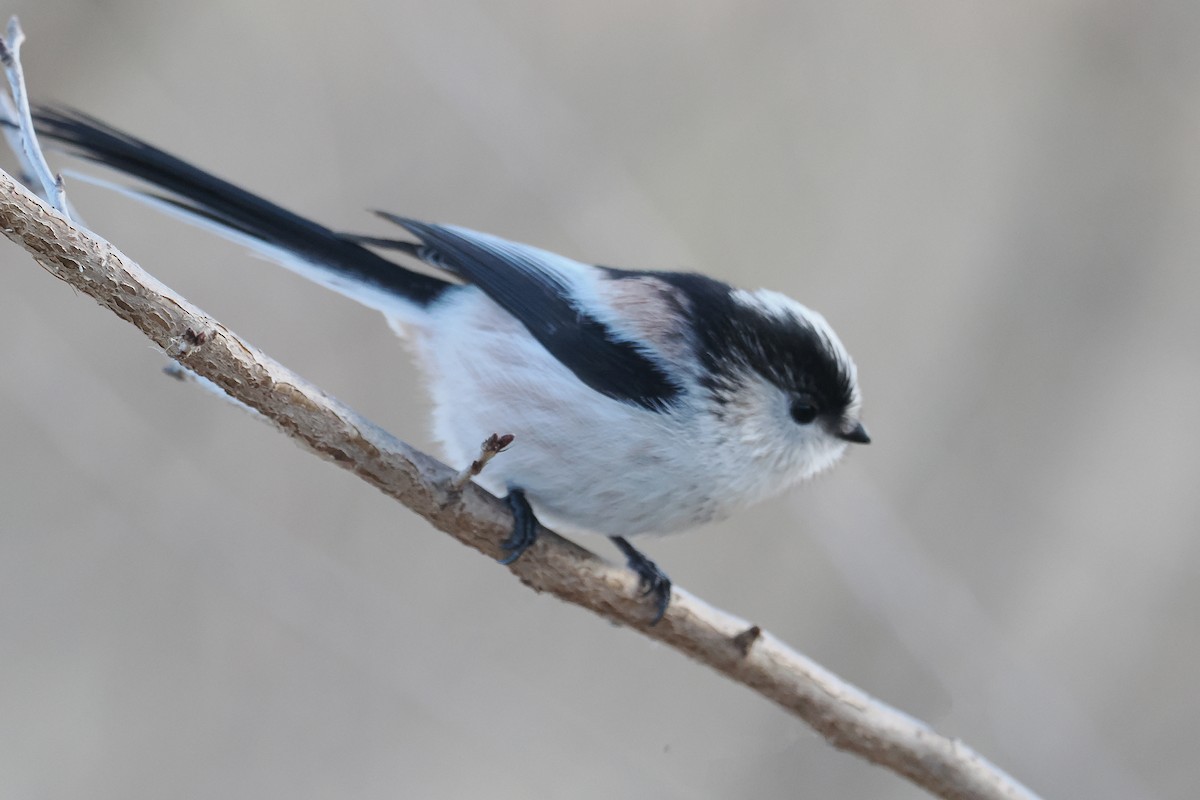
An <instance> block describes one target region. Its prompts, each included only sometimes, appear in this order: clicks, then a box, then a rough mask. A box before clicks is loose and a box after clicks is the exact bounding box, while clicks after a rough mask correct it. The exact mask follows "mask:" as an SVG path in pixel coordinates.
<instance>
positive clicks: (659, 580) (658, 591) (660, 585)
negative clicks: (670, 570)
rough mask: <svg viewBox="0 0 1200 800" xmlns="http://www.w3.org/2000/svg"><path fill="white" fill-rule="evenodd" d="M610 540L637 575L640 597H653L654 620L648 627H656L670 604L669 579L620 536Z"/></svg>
mask: <svg viewBox="0 0 1200 800" xmlns="http://www.w3.org/2000/svg"><path fill="white" fill-rule="evenodd" d="M610 538H611V539H612V540H613V544H615V545H616V546H617V547H619V548H620V549H621V552H622V553H624V554H625V559H626V562H627V563H628V564H629V568H630V569H631V570H633V571H634V572H636V573H637V576H638V586H639V587H640V588H641V590H642V596H643V597H647V596H650V595H653V596H654V599H655V610H656V613H655V615H654V619H652V620H651V621H650V625H651V626H654V625H657V624H658V621H659V620H661V619H662V618H663V615H664V614H666V613H667V606H668V605H670V604H671V579H670V578H668V577H667V573H665V572H663V571H662V570H661V569H659V567H658V565H657V564H655V563H654V562H653V561H651V560H650V559H648V558H646V556H644V555H643V554H642V553H641V552H640V551H639V550H638V549H637V548H636V547H634V546H633V545H631V544H630V543H629V542H627V541H625V539H624V538H622V537H620V536H613V537H610Z"/></svg>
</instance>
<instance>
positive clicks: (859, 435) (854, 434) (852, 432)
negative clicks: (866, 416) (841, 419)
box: [837, 422, 871, 444]
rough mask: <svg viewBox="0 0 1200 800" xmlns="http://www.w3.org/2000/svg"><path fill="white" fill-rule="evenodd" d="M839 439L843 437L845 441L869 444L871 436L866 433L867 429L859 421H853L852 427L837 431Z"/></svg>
mask: <svg viewBox="0 0 1200 800" xmlns="http://www.w3.org/2000/svg"><path fill="white" fill-rule="evenodd" d="M837 437H838V438H839V439H844V440H845V441H847V442H854V443H855V444H870V443H871V437H870V436H868V435H867V429H866V428H864V427H863V424H862V423H861V422H856V423H854V427H852V428H848V429H845V430H840V431H838V432H837Z"/></svg>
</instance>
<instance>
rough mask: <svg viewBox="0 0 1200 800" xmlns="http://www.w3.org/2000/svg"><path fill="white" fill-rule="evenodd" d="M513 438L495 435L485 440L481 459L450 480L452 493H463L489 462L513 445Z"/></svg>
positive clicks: (481, 446)
mask: <svg viewBox="0 0 1200 800" xmlns="http://www.w3.org/2000/svg"><path fill="white" fill-rule="evenodd" d="M513 438H514V437H513V435H512V434H511V433H505V434H499V433H493V434H492V435H491V436H489V437H488V438H487V439H485V440H484V442H483V444H481V445H480V446H479V458H477V459H475V460H474V461H472V462H471V464H470V466H468V467H466V468H465V469H463V470H462V472H459V473H458V474H457V475H455V476H454V477H453V478H452V479H451V480H450V491H452V492H461V491H462V490H463V487H464V486H466V485H467V484H468V483H469V482H470V481H471V479H472V478H474V477H475V476H476V475H478V474H479V473H481V472H483V468H484V467H486V466H487V465H488V462H489V461H491V460H492V459H493V458H495V457H496V456H498V455H500V454H501V453H503V452H504V451H505V450H506V449H507V448H508V446H509V445H510V444H512V443H513Z"/></svg>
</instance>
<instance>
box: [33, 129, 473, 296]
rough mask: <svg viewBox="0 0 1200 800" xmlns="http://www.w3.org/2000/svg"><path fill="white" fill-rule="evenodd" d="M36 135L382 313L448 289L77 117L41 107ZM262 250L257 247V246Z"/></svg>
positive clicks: (141, 143)
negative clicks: (122, 175)
mask: <svg viewBox="0 0 1200 800" xmlns="http://www.w3.org/2000/svg"><path fill="white" fill-rule="evenodd" d="M33 119H34V125H35V127H36V128H37V132H38V135H39V136H42V137H45V138H46V139H49V140H51V141H54V142H58V143H60V144H62V145H65V149H66V150H68V151H69V152H71V153H73V154H75V155H78V156H80V157H82V158H86V159H88V160H90V161H95V162H97V163H99V164H103V165H105V166H107V167H111V168H113V169H115V170H117V171H119V172H123V173H125V174H127V175H130V176H133V177H135V178H139V179H141V180H143V181H145V182H147V183H149V184H151V185H152V186H155V187H157V188H158V189H159V190H162V192H164V193H163V194H160V193H156V192H134V193H135V194H138V195H141V196H142V197H144V198H146V199H148V200H150V201H157V202H158V203H160V204H166V205H167V206H168V207H169V208H172V209H174V210H175V211H178V212H180V213H181V214H182V215H183V216H185V217H190V218H191V219H192V220H194V221H197V222H200V223H207V224H209V225H211V226H212V227H215V228H216V229H217V230H218V231H223V232H225V233H227V234H229V235H230V238H235V239H237V240H239V241H243V242H245V243H247V244H248V245H250V246H252V247H255V249H259V250H261V251H262V252H263V253H264V254H266V255H267V256H268V257H273V258H274V260H276V261H279V262H280V263H281V264H283V265H284V266H285V267H288V268H289V269H292V270H294V271H296V272H298V273H300V274H302V275H304V276H305V277H307V278H310V279H312V280H315V281H317V282H319V283H321V284H323V285H325V286H328V287H329V288H331V289H334V290H335V291H338V292H340V293H341V294H344V295H346V296H348V297H351V298H352V299H355V300H358V301H359V302H362V303H364V304H366V305H368V306H371V307H373V308H378V309H379V310H381V311H384V312H385V313H389V312H395V311H397V310H398V308H399V307H403V306H404V305H405V304H408V305H409V306H411V305H416V306H419V307H424V306H427V305H429V304H430V303H431V302H433V301H434V300H436V299H437V298H438V297H439V296H441V294H442V293H443V292H444V291H445V290H446V289H447V288H448V287H449V286H450V285H451V284H449V283H447V282H446V281H443V280H441V279H439V278H435V277H433V276H431V275H424V274H421V273H419V272H414V271H412V270H409V269H405V268H404V267H402V266H400V265H398V264H395V263H394V262H392V261H389V260H387V259H386V258H383V257H382V256H380V255H378V254H376V253H374V252H372V251H371V250H368V249H367V248H366V247H364V246H363V245H362V244H360V243H359V242H358V241H355V240H354V239H353V238H352V237H349V236H343V235H341V234H338V233H336V232H334V231H332V230H330V229H329V228H326V227H324V226H323V225H319V224H317V223H316V222H313V221H312V220H308V219H305V218H304V217H301V216H299V215H297V214H293V213H292V212H291V211H288V210H287V209H285V208H281V207H280V206H277V205H275V204H274V203H272V202H270V201H269V200H265V199H263V198H261V197H259V196H258V195H255V194H251V193H250V192H247V191H246V190H245V189H241V188H239V187H237V186H234V185H233V184H232V183H229V182H228V181H225V180H222V179H220V178H218V177H216V176H214V175H210V174H209V173H207V172H205V171H203V170H201V169H199V168H197V167H195V166H192V165H191V164H189V163H187V162H186V161H183V160H182V159H180V158H176V157H175V156H173V155H171V154H169V153H166V152H164V151H162V150H160V149H158V148H157V147H154V146H153V145H150V144H148V143H146V142H144V141H142V140H141V139H138V138H136V137H133V136H130V135H129V134H127V133H124V132H122V131H119V130H117V129H116V128H113V127H111V126H109V125H106V124H105V123H103V122H101V121H99V120H97V119H95V118H93V117H90V116H88V115H87V114H83V113H81V112H79V111H74V110H71V109H63V108H50V107H41V108H37V109H35V111H34V114H33ZM258 244H261V245H265V247H258V246H257V245H258Z"/></svg>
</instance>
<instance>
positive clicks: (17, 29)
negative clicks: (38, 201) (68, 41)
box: [0, 16, 71, 219]
mask: <svg viewBox="0 0 1200 800" xmlns="http://www.w3.org/2000/svg"><path fill="white" fill-rule="evenodd" d="M24 41H25V32H24V31H22V30H21V23H20V21H19V20H18V19H17V18H16V16H13V17H12V19H10V20H9V21H8V32H7V34H6V35H5V36H4V37H0V62H2V63H3V64H4V72H5V74H6V75H7V76H8V88H9V91H10V92H11V93H12V101H13V103H14V104H15V106H16V108H15V109H14V110H15V112H16V114H15V116H16V119H15V120H13V122H15V123H16V125H17V133H18V139H19V141H20V144H21V149H20V151H19V153H20V155H21V160H22V168H23V170H25V171H26V172H28V173H29V174H30V177H31V178H32V179H33V180H35V181H36V182H37V183H38V184H39V185H40V186H41V189H42V192H41V194H42V197H44V198H46V200H47V202H49V203H50V204H51V205H52V206H54V207H55V208H56V209H58V211H59V213H60V214H62V215H63V216H65V217H67V218H68V219H70V218H71V210H70V207H69V206H68V204H67V192H66V188H65V187H64V186H63V179H62V176H61V175H55V174H54V173H53V172H51V171H50V165H49V164H48V163H46V156H45V155H44V154H43V153H42V148H41V146H40V145H39V144H38V140H37V132H36V131H35V130H34V128H33V115H32V113H31V112H30V110H29V93H28V92H27V91H26V90H25V71H24V70H23V69H22V68H21V44H22V43H23V42H24ZM10 142H11V139H10Z"/></svg>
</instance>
